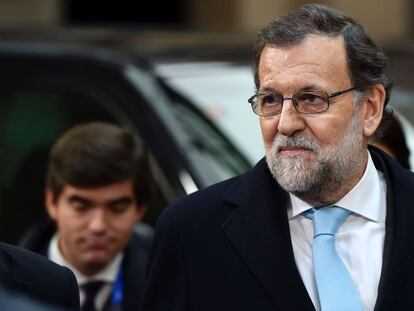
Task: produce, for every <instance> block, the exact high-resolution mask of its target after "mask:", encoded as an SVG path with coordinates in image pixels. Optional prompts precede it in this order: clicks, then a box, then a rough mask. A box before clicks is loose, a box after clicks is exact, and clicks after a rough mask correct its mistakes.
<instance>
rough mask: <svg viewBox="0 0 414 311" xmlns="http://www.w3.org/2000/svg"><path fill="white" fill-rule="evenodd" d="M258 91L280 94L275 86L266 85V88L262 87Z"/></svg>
mask: <svg viewBox="0 0 414 311" xmlns="http://www.w3.org/2000/svg"><path fill="white" fill-rule="evenodd" d="M257 93H258V94H260V93H277V94H279V92H278V91H276V89H274V88H272V87H264V88H262V89H259V90H258V91H257Z"/></svg>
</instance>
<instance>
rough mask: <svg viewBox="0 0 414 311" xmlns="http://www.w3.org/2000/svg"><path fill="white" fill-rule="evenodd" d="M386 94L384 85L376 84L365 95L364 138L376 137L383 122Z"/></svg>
mask: <svg viewBox="0 0 414 311" xmlns="http://www.w3.org/2000/svg"><path fill="white" fill-rule="evenodd" d="M385 96H386V92H385V89H384V86H383V85H382V84H375V85H374V86H372V87H371V88H370V89H369V90H367V91H366V92H365V94H364V99H363V102H362V105H363V107H361V108H362V111H363V114H362V118H363V120H362V121H363V129H364V136H365V137H367V138H369V137H371V136H372V135H374V133H375V131H376V130H377V128H378V126H379V125H380V123H381V120H382V114H383V112H384V103H385Z"/></svg>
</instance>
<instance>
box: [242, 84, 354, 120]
mask: <svg viewBox="0 0 414 311" xmlns="http://www.w3.org/2000/svg"><path fill="white" fill-rule="evenodd" d="M355 89H356V88H355V87H351V88H349V89H346V90H343V91H337V92H334V93H331V94H328V93H326V92H323V91H302V92H299V93H296V94H293V95H292V97H283V96H282V95H281V94H277V93H262V94H256V95H253V96H252V97H250V98H249V99H248V102H249V103H250V104H251V105H252V109H253V112H254V113H255V114H257V115H258V116H261V117H270V116H275V115H278V114H280V113H281V112H282V108H283V102H284V101H285V100H287V99H290V100H292V103H293V106H294V107H295V109H296V111H297V112H299V113H303V114H314V113H321V112H324V111H326V110H328V108H329V99H330V98H332V97H336V96H339V95H342V94H344V93H347V92H349V91H353V90H355Z"/></svg>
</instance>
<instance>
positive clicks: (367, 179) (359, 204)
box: [288, 152, 382, 222]
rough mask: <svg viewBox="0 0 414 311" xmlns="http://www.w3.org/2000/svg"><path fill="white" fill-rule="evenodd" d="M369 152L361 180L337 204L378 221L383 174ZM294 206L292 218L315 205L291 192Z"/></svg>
mask: <svg viewBox="0 0 414 311" xmlns="http://www.w3.org/2000/svg"><path fill="white" fill-rule="evenodd" d="M380 174H381V173H380V172H378V171H377V169H376V168H375V165H374V163H373V161H372V158H371V155H370V154H369V152H368V162H367V166H366V168H365V172H364V175H363V176H362V178H361V179H360V180H359V182H358V183H357V184H356V185H355V187H354V188H352V189H351V190H350V191H349V192H348V193H347V194H346V195H345V196H344V197H343V198H341V199H340V200H339V201H338V202H336V203H335V205H338V206H340V207H342V208H345V209H347V210H349V211H351V212H353V213H356V214H358V215H361V216H363V217H365V218H367V219H369V220H372V221H375V222H378V221H380V219H381V212H380V206H381V195H380V194H381V191H382V190H381V180H380V178H381V176H380ZM289 196H290V200H291V203H292V206H291V207H289V208H288V217H289V219H292V218H294V217H296V216H297V215H300V214H302V213H303V212H304V211H307V210H308V209H311V208H313V206H311V205H309V204H308V203H306V202H304V201H302V200H301V199H299V198H298V197H296V196H294V195H293V194H291V193H289Z"/></svg>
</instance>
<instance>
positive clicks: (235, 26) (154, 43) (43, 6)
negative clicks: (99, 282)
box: [0, 0, 414, 243]
mask: <svg viewBox="0 0 414 311" xmlns="http://www.w3.org/2000/svg"><path fill="white" fill-rule="evenodd" d="M308 2H309V1H298V0H209V1H205V0H169V1H162V0H160V1H116V2H105V1H95V0H89V1H80V0H0V68H1V70H0V150H1V152H2V153H1V154H0V159H1V162H0V172H1V173H0V240H2V241H6V242H11V243H17V241H18V240H19V238H20V237H21V235H22V234H23V232H25V231H26V230H27V229H28V228H29V227H30V226H31V225H32V224H33V223H35V222H37V221H39V220H40V219H41V218H42V217H45V212H44V204H43V190H44V178H45V170H46V165H47V157H48V152H49V149H50V147H51V145H52V144H53V142H54V141H55V140H56V139H57V138H58V137H59V136H60V135H61V134H62V133H63V132H64V131H65V130H67V129H68V128H70V127H72V126H74V125H75V124H78V123H82V122H88V121H96V120H98V121H107V122H113V123H118V124H121V125H123V126H126V127H129V128H131V129H133V130H134V131H135V132H136V133H137V135H139V136H140V137H141V138H142V139H143V140H144V141H145V142H146V143H147V144H148V146H149V148H150V152H151V160H152V170H153V172H154V183H155V185H156V192H157V194H156V196H155V197H156V200H154V202H153V206H152V207H151V209H150V212H149V213H148V216H147V217H146V219H145V221H146V222H148V223H149V224H154V223H155V221H156V219H157V217H158V215H159V214H160V213H161V211H162V210H163V208H164V207H165V206H166V205H167V204H168V203H170V202H172V201H174V200H175V199H177V198H178V197H180V196H183V195H186V194H189V193H191V192H193V191H195V190H197V189H200V188H203V187H206V186H208V185H210V184H212V183H215V182H218V181H220V180H223V179H226V178H229V177H231V176H234V175H236V174H240V173H243V172H244V171H246V170H247V169H249V168H250V167H251V166H252V165H254V164H255V163H256V162H257V161H258V160H259V159H260V158H262V157H263V156H264V148H263V146H262V141H261V135H260V130H259V126H258V120H257V116H255V115H254V114H253V112H252V111H251V108H250V105H249V104H248V103H247V99H248V98H249V97H250V96H251V95H252V94H253V93H254V91H255V90H254V84H253V77H252V71H251V57H252V55H251V47H252V44H253V42H254V39H255V35H256V33H257V32H258V30H259V29H261V28H262V27H263V26H265V25H266V24H268V23H269V22H270V21H272V20H274V19H275V18H276V17H277V16H280V15H283V14H286V13H288V12H289V11H291V10H294V9H295V8H297V7H299V6H300V5H303V4H305V3H308ZM319 2H320V3H323V4H327V5H330V6H332V7H334V8H337V9H340V10H342V11H343V12H345V13H346V14H348V15H350V16H352V17H354V18H356V19H357V20H358V21H359V22H360V23H361V24H362V25H363V26H364V27H365V28H366V29H367V31H368V32H369V33H370V34H371V36H372V37H373V38H374V39H375V40H376V41H377V42H378V43H379V44H380V45H381V46H382V47H384V49H385V50H386V52H387V54H388V55H389V57H390V64H389V66H388V72H389V74H390V76H391V77H392V79H393V81H394V83H395V86H396V87H395V90H394V92H393V95H392V100H391V106H392V107H393V109H394V110H395V116H396V117H397V119H398V123H399V125H398V126H399V127H401V128H402V132H403V135H404V136H405V138H404V139H403V140H402V142H401V143H399V144H406V145H407V150H406V151H404V152H403V153H404V156H406V157H407V159H408V163H409V164H411V167H414V166H413V164H414V157H413V154H414V152H412V151H411V150H414V130H413V127H412V124H413V123H414V81H413V74H412V73H413V72H414V45H413V44H412V41H413V38H414V22H413V20H414V19H413V14H414V1H411V0H392V1H391V0H376V1H373V0H372V1H360V0H337V1H319ZM398 135H399V136H401V135H400V134H398ZM390 140H391V141H393V142H396V141H397V140H396V139H394V138H391V139H390ZM398 141H400V140H398Z"/></svg>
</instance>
